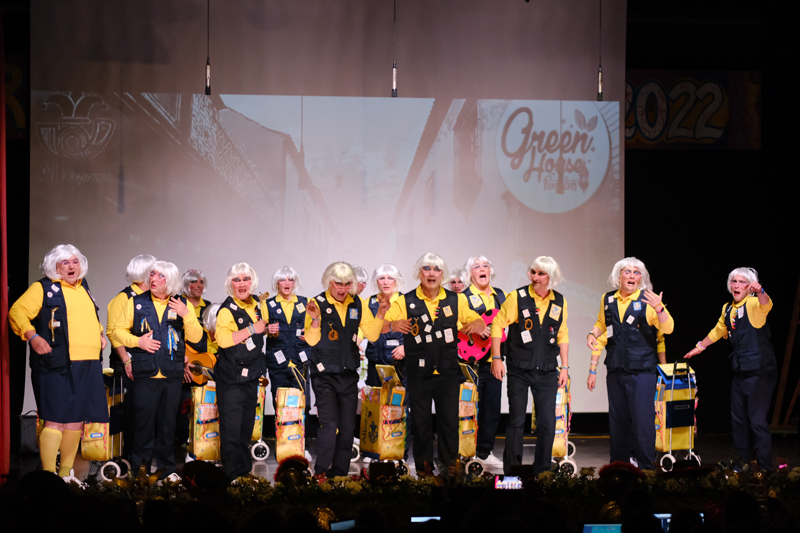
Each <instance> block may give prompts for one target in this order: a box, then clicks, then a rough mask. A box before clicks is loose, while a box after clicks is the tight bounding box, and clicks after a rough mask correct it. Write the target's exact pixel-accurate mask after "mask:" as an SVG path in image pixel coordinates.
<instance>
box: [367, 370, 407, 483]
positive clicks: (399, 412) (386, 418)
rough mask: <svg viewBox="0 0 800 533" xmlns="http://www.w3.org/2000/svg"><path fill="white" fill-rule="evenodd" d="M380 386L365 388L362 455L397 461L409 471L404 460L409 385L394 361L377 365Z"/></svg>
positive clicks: (399, 467) (401, 469) (399, 468)
mask: <svg viewBox="0 0 800 533" xmlns="http://www.w3.org/2000/svg"><path fill="white" fill-rule="evenodd" d="M375 369H376V370H377V371H378V375H379V376H380V378H381V386H380V387H364V388H363V389H361V430H360V432H359V436H360V439H359V440H360V443H359V445H360V448H361V455H362V457H369V458H370V459H372V460H373V461H395V462H396V468H397V472H398V473H399V474H400V475H403V474H408V472H409V470H408V465H406V464H405V463H404V462H403V455H404V453H405V447H406V405H405V403H406V389H405V388H404V387H403V384H402V381H401V380H400V376H399V375H398V374H397V369H396V368H395V367H394V366H392V365H375Z"/></svg>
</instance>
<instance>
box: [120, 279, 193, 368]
mask: <svg viewBox="0 0 800 533" xmlns="http://www.w3.org/2000/svg"><path fill="white" fill-rule="evenodd" d="M151 295H152V293H151V292H150V291H145V292H143V293H142V294H137V295H136V296H134V297H133V325H132V326H131V334H132V335H135V336H137V337H141V336H143V335H146V334H147V333H148V332H150V331H152V332H153V339H154V340H157V341H159V342H161V346H160V347H159V348H158V350H157V351H156V352H155V353H150V352H148V351H146V350H143V349H141V348H139V347H136V348H128V353H129V354H130V356H131V370H132V371H133V377H134V379H135V378H151V377H153V376H155V375H157V374H158V371H159V370H161V373H162V374H163V375H164V376H166V377H168V378H175V377H180V376H183V358H184V355H185V354H186V342H185V340H184V332H183V318H182V317H181V316H180V315H179V314H178V313H176V312H175V311H172V310H171V309H170V308H169V306H167V308H166V309H164V314H163V315H162V316H161V320H159V319H158V312H157V311H156V306H155V304H153V299H152V297H151ZM177 298H178V299H179V300H181V301H182V302H183V303H184V304H185V303H186V298H184V297H183V296H177Z"/></svg>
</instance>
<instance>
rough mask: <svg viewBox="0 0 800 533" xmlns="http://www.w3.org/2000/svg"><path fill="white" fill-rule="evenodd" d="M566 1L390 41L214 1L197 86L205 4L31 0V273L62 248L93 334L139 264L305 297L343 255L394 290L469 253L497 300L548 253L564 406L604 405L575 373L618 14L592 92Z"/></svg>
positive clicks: (607, 135) (352, 23)
mask: <svg viewBox="0 0 800 533" xmlns="http://www.w3.org/2000/svg"><path fill="white" fill-rule="evenodd" d="M563 4H564V3H563V2H557V1H555V0H553V1H544V2H535V3H530V4H529V3H525V2H523V1H522V0H519V1H515V2H511V1H503V2H488V1H487V2H479V1H472V2H470V1H462V2H453V1H447V0H442V1H437V2H426V1H421V0H420V1H402V2H398V15H397V21H398V22H397V37H396V42H397V46H396V52H393V46H392V2H391V1H385V2H369V1H366V0H365V1H348V2H325V1H321V0H320V1H295V2H269V3H267V2H255V1H251V2H235V3H229V2H224V3H223V2H212V3H211V19H210V25H209V26H210V29H211V32H210V45H209V46H208V50H209V52H208V54H209V56H210V58H211V63H212V77H211V80H212V82H211V85H212V95H211V96H206V95H204V94H202V91H203V86H204V85H203V84H204V77H203V76H204V72H205V71H204V66H205V61H206V55H207V43H206V31H205V30H206V12H205V5H206V4H205V2H194V1H172V2H169V1H167V2H143V3H137V8H136V9H134V8H133V7H131V6H129V5H125V6H113V7H112V6H109V5H108V3H106V2H89V1H84V2H54V1H42V2H35V3H34V4H33V5H32V20H33V23H32V30H33V31H32V35H33V37H32V59H31V62H32V72H33V75H32V95H31V121H32V124H31V131H32V134H31V221H30V223H31V233H30V235H31V240H30V256H29V261H30V269H29V272H30V274H29V276H30V281H33V280H35V279H38V278H39V277H41V273H40V272H39V270H38V265H39V263H41V260H42V257H43V256H44V254H45V253H46V252H47V251H48V250H49V249H50V248H52V247H53V246H54V245H55V244H58V243H60V242H70V243H72V244H75V245H76V246H78V247H79V248H80V249H81V251H82V252H83V253H84V254H85V255H86V256H87V257H88V259H89V272H88V275H87V279H89V280H90V281H91V283H92V288H93V292H94V295H95V297H96V298H97V303H98V305H99V306H100V308H101V320H102V321H103V323H105V319H106V317H105V305H106V304H107V303H108V301H110V299H111V298H112V297H113V296H114V295H115V294H116V293H117V292H118V291H119V290H120V289H122V288H123V287H124V286H125V279H124V274H125V272H124V269H125V265H126V264H127V262H128V261H129V260H130V258H131V257H133V256H134V255H137V254H139V253H151V254H153V255H155V256H156V257H158V258H159V259H163V260H167V261H172V262H174V263H176V264H177V265H178V267H179V269H180V270H181V271H185V270H187V269H189V268H198V269H201V270H203V271H204V272H205V274H206V275H207V277H208V279H209V287H208V292H207V294H206V295H205V298H206V299H209V300H211V301H214V302H220V301H222V300H223V299H224V297H225V294H224V289H223V281H224V278H225V273H226V272H227V270H228V268H229V267H230V265H232V264H233V263H235V262H238V261H247V262H249V263H250V264H251V265H253V266H254V267H255V268H256V270H257V272H258V274H259V277H260V279H261V282H260V286H259V289H258V291H259V292H262V291H269V292H271V293H274V290H273V289H272V288H271V287H269V281H270V279H271V277H272V273H273V272H274V271H275V270H276V269H278V268H279V267H281V266H282V265H292V266H293V267H294V268H295V269H296V270H297V271H298V272H299V274H300V278H301V286H300V289H299V291H298V292H299V293H300V294H303V295H306V296H314V295H316V294H318V293H319V292H321V291H322V290H323V288H322V286H321V284H320V277H321V274H322V271H323V269H324V268H325V266H326V265H328V264H329V263H331V262H333V261H338V260H345V261H348V262H351V263H355V264H358V265H361V266H363V267H365V268H366V269H367V270H368V271H369V272H370V273H371V272H372V270H373V269H374V268H375V267H376V266H377V265H379V264H381V263H384V262H391V263H394V264H395V265H397V266H398V268H399V269H400V271H401V273H402V274H403V276H404V278H405V282H406V283H405V289H406V290H408V289H411V288H413V287H414V286H415V285H416V284H415V282H414V280H413V272H412V271H411V267H412V265H413V264H414V262H415V261H416V259H417V258H418V257H419V256H420V255H422V254H423V253H426V252H429V251H431V252H435V253H438V254H439V255H441V256H442V257H443V258H444V259H445V261H446V262H447V264H448V266H449V267H450V268H451V269H453V268H456V267H461V266H463V264H464V262H465V261H466V259H467V258H468V257H469V256H471V255H476V254H481V255H485V256H487V257H488V258H489V259H491V261H492V262H493V265H494V270H495V273H496V277H495V279H494V281H493V285H495V286H498V287H501V288H503V289H504V290H506V291H512V290H515V289H516V288H518V287H521V286H524V285H526V284H527V283H528V281H527V278H526V271H527V268H528V265H529V264H530V262H531V261H532V260H533V259H534V258H535V257H537V256H539V255H550V256H553V257H554V258H555V259H556V260H557V261H558V262H559V264H560V265H561V268H562V271H563V273H564V277H565V281H564V282H563V283H562V284H561V285H560V286H559V287H558V290H559V291H560V292H562V293H563V294H564V296H565V298H566V299H567V301H568V305H569V310H568V311H569V318H568V325H569V329H570V333H571V350H570V363H571V366H572V368H573V369H574V370H573V371H572V377H573V381H574V386H573V396H572V398H573V410H574V411H584V412H588V411H605V410H607V401H606V395H605V388H604V379H602V378H603V376H602V375H601V376H600V378H601V379H599V380H598V385H599V386H598V388H597V389H596V390H595V392H594V393H589V392H588V391H587V390H586V388H585V385H583V384H582V381H583V379H584V378H585V375H586V371H587V370H588V360H589V352H588V349H587V348H586V346H585V340H584V339H585V333H586V332H587V331H589V328H590V327H591V325H592V324H593V323H594V321H595V319H596V316H597V311H598V308H599V302H600V296H601V294H602V292H604V291H606V290H609V287H608V285H607V284H606V278H607V277H608V274H609V272H610V270H611V267H612V266H613V264H614V262H615V261H616V260H618V259H619V258H621V257H622V255H623V244H624V235H623V213H624V195H623V176H624V172H623V166H622V144H621V141H622V140H623V133H624V132H623V131H621V129H620V114H621V113H623V112H624V109H621V104H620V102H623V101H624V99H623V84H624V42H625V39H624V29H625V2H622V1H617V2H605V3H604V4H603V27H602V37H603V39H602V48H601V50H602V61H603V71H604V74H605V80H604V81H605V84H604V99H603V101H596V100H595V97H596V93H597V67H598V57H599V54H598V52H599V50H598V41H599V37H600V34H599V24H598V23H599V21H598V12H597V3H593V2H570V3H569V5H567V6H565V5H563ZM394 57H396V58H397V64H398V71H399V76H398V80H399V94H400V97H399V98H390V97H388V95H389V91H390V89H391V65H392V60H393V58H394ZM373 292H374V291H372V289H371V287H370V288H368V289H367V291H366V292H365V293H364V294H363V295H362V296H366V295H368V294H372V293H373ZM30 401H32V400H31V399H30V395H29V396H28V398H27V399H26V402H30ZM505 409H506V408H505V406H504V410H505Z"/></svg>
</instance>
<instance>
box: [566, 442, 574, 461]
mask: <svg viewBox="0 0 800 533" xmlns="http://www.w3.org/2000/svg"><path fill="white" fill-rule="evenodd" d="M567 457H570V458H572V457H575V443H574V442H572V441H571V440H568V441H567Z"/></svg>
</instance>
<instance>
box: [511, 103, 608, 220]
mask: <svg viewBox="0 0 800 533" xmlns="http://www.w3.org/2000/svg"><path fill="white" fill-rule="evenodd" d="M613 107H615V108H616V109H617V111H616V112H615V113H614V115H615V120H616V122H617V123H618V122H619V111H618V107H617V106H613ZM607 118H610V117H604V116H603V114H602V113H601V111H600V109H598V107H597V105H595V103H594V102H566V101H557V100H556V101H544V100H539V101H536V100H514V101H512V102H511V103H510V104H509V106H508V107H507V108H506V111H505V113H504V114H503V116H502V118H501V119H500V123H499V124H498V128H497V137H496V143H497V145H496V154H497V166H498V168H499V170H500V175H501V176H502V177H503V180H504V181H505V183H506V185H507V186H508V188H509V190H510V191H511V193H512V194H513V195H514V196H515V197H516V198H517V199H518V200H519V201H520V202H522V203H523V204H525V205H526V206H528V207H530V208H531V209H534V210H536V211H541V212H543V213H564V212H566V211H570V210H572V209H575V208H576V207H578V206H580V205H581V204H583V203H584V202H586V201H587V200H588V199H589V198H591V197H592V195H593V194H594V192H595V191H596V190H597V188H598V187H599V186H600V183H602V181H603V179H604V178H605V176H606V172H607V171H608V167H609V161H610V159H611V142H610V138H609V127H608V122H607ZM615 129H618V124H617V127H616V128H615Z"/></svg>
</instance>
